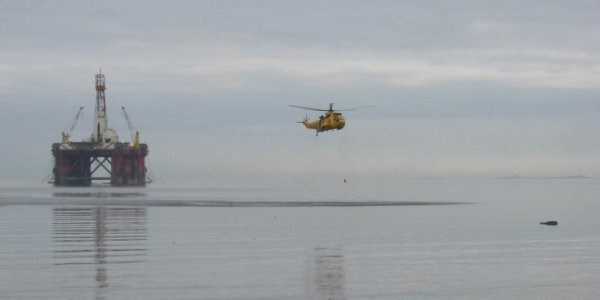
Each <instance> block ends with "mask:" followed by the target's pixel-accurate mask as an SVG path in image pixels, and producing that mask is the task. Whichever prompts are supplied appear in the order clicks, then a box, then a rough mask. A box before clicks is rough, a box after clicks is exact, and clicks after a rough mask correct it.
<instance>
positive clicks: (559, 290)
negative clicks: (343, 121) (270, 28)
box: [0, 179, 600, 299]
mask: <svg viewBox="0 0 600 300" xmlns="http://www.w3.org/2000/svg"><path fill="white" fill-rule="evenodd" d="M599 183H600V180H596V179H571V180H559V179H554V180H548V179H547V180H536V179H529V180H527V179H514V180H513V179H498V180H491V179H490V180H405V181H400V182H395V183H391V184H377V185H374V184H361V183H356V182H348V183H346V184H344V183H335V184H330V185H319V186H316V185H302V184H296V185H290V184H287V185H283V186H279V187H272V186H271V187H261V186H254V187H249V188H248V187H236V188H231V187H222V188H188V189H183V188H168V187H159V186H150V187H147V188H143V189H137V188H125V189H118V188H109V187H92V188H68V189H64V188H53V187H38V188H1V189H0V299H600V217H599V213H600V204H599V203H600V201H599V200H600V199H599V198H600V185H599ZM549 220H556V221H558V226H545V225H540V224H539V222H542V221H549Z"/></svg>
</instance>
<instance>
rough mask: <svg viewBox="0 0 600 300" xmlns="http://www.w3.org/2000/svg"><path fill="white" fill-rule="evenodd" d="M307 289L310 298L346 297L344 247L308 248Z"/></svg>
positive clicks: (306, 265)
mask: <svg viewBox="0 0 600 300" xmlns="http://www.w3.org/2000/svg"><path fill="white" fill-rule="evenodd" d="M305 267H306V271H305V280H304V283H305V291H306V294H307V296H309V298H310V299H345V298H346V296H345V290H346V287H345V282H346V271H345V260H344V255H343V251H342V248H341V247H340V246H334V247H315V248H313V249H309V250H307V255H306V263H305Z"/></svg>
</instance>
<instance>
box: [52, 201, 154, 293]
mask: <svg viewBox="0 0 600 300" xmlns="http://www.w3.org/2000/svg"><path fill="white" fill-rule="evenodd" d="M146 236H147V232H146V208H143V207H142V208H140V207H124V208H110V207H91V208H86V207H81V208H55V209H53V234H52V237H53V240H54V245H55V249H54V251H53V252H54V259H55V265H94V266H95V268H96V269H95V271H96V276H95V279H96V282H97V286H98V287H100V288H103V287H107V286H108V272H107V265H109V264H127V263H139V262H144V261H145V256H146V246H145V241H146Z"/></svg>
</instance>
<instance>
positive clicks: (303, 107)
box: [288, 105, 329, 111]
mask: <svg viewBox="0 0 600 300" xmlns="http://www.w3.org/2000/svg"><path fill="white" fill-rule="evenodd" d="M288 106H290V107H295V108H301V109H307V110H316V111H329V109H318V108H312V107H305V106H298V105H288Z"/></svg>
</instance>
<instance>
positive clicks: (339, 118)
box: [335, 115, 344, 121]
mask: <svg viewBox="0 0 600 300" xmlns="http://www.w3.org/2000/svg"><path fill="white" fill-rule="evenodd" d="M335 119H336V120H338V121H343V120H344V117H342V115H337V116H335Z"/></svg>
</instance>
